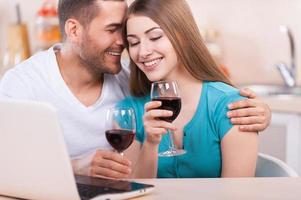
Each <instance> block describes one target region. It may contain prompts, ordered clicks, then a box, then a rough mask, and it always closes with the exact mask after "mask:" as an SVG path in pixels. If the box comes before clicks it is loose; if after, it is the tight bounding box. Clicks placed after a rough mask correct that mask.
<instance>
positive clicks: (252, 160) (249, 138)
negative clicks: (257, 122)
mask: <svg viewBox="0 0 301 200" xmlns="http://www.w3.org/2000/svg"><path fill="white" fill-rule="evenodd" d="M221 151H222V177H252V176H254V175H255V169H256V161H257V152H258V135H257V134H255V133H254V132H247V133H246V132H244V133H242V132H241V131H240V130H239V128H238V126H233V127H232V128H231V129H230V130H229V132H228V133H227V134H226V135H225V136H224V137H223V139H222V142H221Z"/></svg>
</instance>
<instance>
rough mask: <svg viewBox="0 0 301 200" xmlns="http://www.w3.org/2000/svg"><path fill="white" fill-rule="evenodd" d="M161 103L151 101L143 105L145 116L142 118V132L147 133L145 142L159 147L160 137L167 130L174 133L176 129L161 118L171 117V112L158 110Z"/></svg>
mask: <svg viewBox="0 0 301 200" xmlns="http://www.w3.org/2000/svg"><path fill="white" fill-rule="evenodd" d="M161 105H162V103H161V102H160V101H151V102H148V103H146V104H145V114H144V116H143V121H144V130H145V132H146V133H147V137H146V141H147V142H148V143H151V144H153V145H159V143H160V141H161V138H162V135H164V134H166V133H167V130H168V129H169V130H172V131H175V130H176V127H175V126H174V125H173V124H172V123H170V122H167V121H165V120H160V119H162V118H167V117H170V116H172V115H173V112H172V111H169V110H159V108H160V106H161Z"/></svg>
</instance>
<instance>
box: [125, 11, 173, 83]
mask: <svg viewBox="0 0 301 200" xmlns="http://www.w3.org/2000/svg"><path fill="white" fill-rule="evenodd" d="M126 25H127V41H128V43H129V54H130V57H131V59H132V60H133V61H134V62H135V64H136V65H137V66H138V67H139V68H140V70H142V71H143V72H144V73H145V75H146V76H147V78H148V79H149V80H150V81H158V80H167V79H174V78H175V75H176V73H179V70H178V69H179V62H178V59H177V55H176V52H175V50H174V48H173V46H172V44H171V42H170V41H169V39H168V38H167V36H166V35H165V34H164V32H163V30H162V29H161V28H160V26H159V25H158V24H156V23H155V22H154V21H153V20H151V19H150V18H149V17H145V16H136V15H131V16H130V17H129V19H128V21H127V24H126Z"/></svg>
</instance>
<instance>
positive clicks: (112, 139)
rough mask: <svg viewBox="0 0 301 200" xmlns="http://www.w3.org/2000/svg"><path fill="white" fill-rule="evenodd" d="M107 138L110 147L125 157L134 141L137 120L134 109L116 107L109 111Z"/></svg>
mask: <svg viewBox="0 0 301 200" xmlns="http://www.w3.org/2000/svg"><path fill="white" fill-rule="evenodd" d="M105 133H106V138H107V140H108V142H109V143H110V145H111V146H112V147H113V148H114V149H115V150H116V151H117V152H118V153H120V154H121V155H122V156H123V151H124V150H126V149H127V148H128V147H129V146H130V145H131V144H132V142H133V141H134V138H135V134H136V118H135V112H134V110H133V109H132V108H128V107H127V108H124V107H123V108H121V107H115V108H111V109H109V110H108V111H107V117H106V132H105Z"/></svg>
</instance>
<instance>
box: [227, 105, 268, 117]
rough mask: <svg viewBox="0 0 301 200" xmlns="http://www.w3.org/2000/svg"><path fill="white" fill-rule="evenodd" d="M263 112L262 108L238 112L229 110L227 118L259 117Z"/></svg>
mask: <svg viewBox="0 0 301 200" xmlns="http://www.w3.org/2000/svg"><path fill="white" fill-rule="evenodd" d="M264 114H265V110H264V109H263V108H257V107H251V108H243V109H238V110H231V111H228V112H227V116H228V117H231V118H232V117H247V116H259V115H264Z"/></svg>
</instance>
